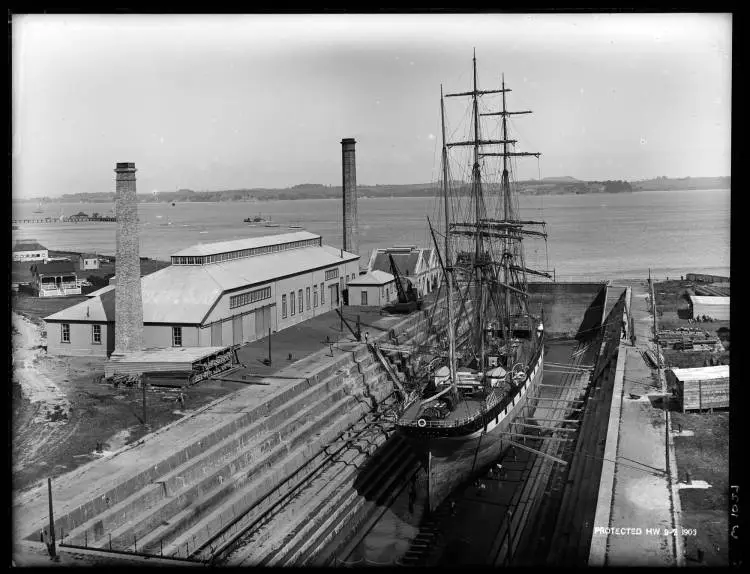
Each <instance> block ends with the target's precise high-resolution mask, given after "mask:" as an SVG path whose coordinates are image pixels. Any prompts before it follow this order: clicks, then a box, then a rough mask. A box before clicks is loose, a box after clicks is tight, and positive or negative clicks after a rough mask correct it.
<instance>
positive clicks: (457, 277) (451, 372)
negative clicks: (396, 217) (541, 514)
mask: <svg viewBox="0 0 750 574" xmlns="http://www.w3.org/2000/svg"><path fill="white" fill-rule="evenodd" d="M473 72H474V75H473V86H472V87H471V89H470V90H468V91H462V92H460V93H454V94H445V95H443V93H442V87H441V93H440V109H441V122H442V126H443V128H442V174H441V176H442V177H441V180H442V181H441V186H440V187H441V189H440V195H441V196H442V197H441V198H440V199H441V203H442V204H443V205H442V209H441V212H442V213H441V217H444V220H443V221H442V222H440V227H441V229H440V231H439V233H436V232H435V230H434V229H433V227H432V223H431V222H429V228H430V232H431V234H432V238H433V242H434V247H435V249H436V250H437V252H438V253H439V254H440V255H439V257H440V259H441V262H442V263H441V266H443V268H444V269H445V270H446V271H445V273H444V274H443V277H442V285H441V288H440V290H439V291H438V294H439V295H438V296H439V298H438V299H437V300H436V303H435V304H436V305H437V312H436V313H435V316H436V317H438V318H437V319H434V320H433V321H434V322H433V323H432V324H431V325H430V326H429V332H431V333H434V335H433V336H432V337H431V338H430V339H428V341H427V342H428V343H430V344H420V345H419V346H418V347H416V348H415V349H412V350H411V351H410V354H409V355H408V356H409V359H408V360H409V362H410V363H411V364H410V366H409V368H407V369H406V370H407V372H408V373H409V374H408V375H407V377H406V379H405V381H404V385H403V390H404V393H405V394H406V398H405V399H404V401H403V403H402V405H401V408H400V411H399V416H398V420H397V427H398V429H399V432H400V433H401V434H402V436H404V437H405V438H406V439H407V440H408V442H409V444H410V445H411V446H412V448H413V449H414V450H415V451H416V453H417V455H418V456H419V458H420V459H421V462H422V464H423V467H424V469H425V471H426V476H427V499H428V501H429V504H428V507H429V510H434V509H435V508H437V507H438V506H439V505H440V503H441V502H442V501H443V500H444V499H445V498H446V497H447V496H448V495H449V494H450V493H451V492H452V491H453V490H455V489H456V488H457V487H458V486H460V485H461V484H462V483H465V482H466V481H467V480H470V479H472V478H476V477H477V476H478V475H479V474H480V473H483V472H485V471H486V470H487V468H488V467H489V466H490V465H491V464H493V463H494V462H495V461H496V460H497V459H498V458H499V457H500V455H501V454H502V453H503V452H504V451H505V449H507V448H509V447H510V446H513V444H514V442H513V439H515V438H516V436H518V433H522V432H523V431H522V430H520V429H523V427H518V426H515V425H514V422H513V421H514V419H516V418H517V417H520V416H522V413H523V409H524V408H525V404H526V398H527V396H528V395H529V393H532V392H535V390H536V386H537V385H539V384H540V383H541V382H542V368H543V359H544V326H543V324H542V321H541V320H540V317H538V316H535V315H532V313H531V310H530V309H529V303H528V288H527V279H526V277H527V274H534V275H541V276H544V277H548V278H551V276H550V275H549V274H547V273H545V272H542V271H534V270H532V269H528V268H527V267H526V266H525V259H524V251H523V245H522V239H523V240H527V239H528V238H530V237H531V238H533V237H542V238H544V239H545V240H546V237H547V235H546V231H545V229H546V227H545V222H543V221H528V220H521V219H520V217H519V215H518V211H517V210H518V207H517V199H516V194H517V190H516V185H515V183H514V182H511V180H510V174H511V173H512V172H515V170H514V169H512V166H511V163H510V162H511V160H513V159H514V158H516V157H520V156H536V157H539V155H540V154H539V153H529V152H521V151H517V150H516V148H515V147H514V146H515V144H516V140H514V139H512V138H511V136H510V135H509V133H508V131H509V125H508V118H509V117H510V116H513V115H516V114H527V113H531V112H530V111H518V112H515V111H508V110H507V109H506V96H505V94H506V92H509V91H510V90H509V89H507V88H506V87H505V80H504V77H503V80H502V87H501V88H499V89H489V90H488V89H482V90H479V89H478V88H477V64H476V55H475V56H474V58H473ZM491 94H497V95H500V94H501V95H502V103H501V105H500V110H499V111H496V112H491V113H482V114H480V113H479V109H480V108H479V105H478V102H479V100H480V98H481V99H484V97H485V96H489V95H491ZM449 97H469V98H470V112H469V114H470V116H469V117H471V121H470V125H469V126H468V129H467V131H468V132H469V133H468V134H467V135H466V136H465V137H462V138H459V139H458V141H452V142H448V141H446V136H445V105H444V98H449ZM488 99H489V98H488ZM489 106H490V104H488V103H487V101H486V100H485V101H484V102H483V107H489ZM481 116H496V117H498V118H499V123H500V125H499V126H498V127H499V130H498V129H493V128H494V126H493V128H490V127H489V126H488V127H485V126H483V125H482V120H481ZM484 121H485V122H486V121H488V120H484ZM495 121H497V120H495ZM498 132H499V134H500V137H499V138H497V139H495V138H493V137H492V136H490V134H491V133H492V134H495V133H498ZM462 150H463V151H462ZM449 152H452V153H449ZM462 153H463V156H461V158H459V157H452V154H457V155H461V154H462ZM467 156H468V157H467ZM467 160H468V162H469V165H471V166H472V168H471V169H472V172H471V181H470V183H469V184H468V185H466V184H464V183H463V182H456V181H455V180H454V179H452V178H451V172H452V173H459V171H458V170H459V169H461V166H462V165H466V162H467ZM452 162H453V163H454V164H456V169H455V171H454V170H453V169H452V167H451V163H452ZM498 163H499V165H498ZM494 173H497V174H498V175H499V176H500V177H499V181H498V182H492V181H490V176H491V174H494ZM535 226H542V227H541V229H542V230H538V229H533V228H534V227H535ZM437 237H441V238H442V239H441V241H440V243H442V245H440V244H439V243H438V240H437ZM443 240H444V241H443ZM516 424H517V423H516ZM511 425H514V426H511Z"/></svg>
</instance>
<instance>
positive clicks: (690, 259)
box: [13, 190, 730, 279]
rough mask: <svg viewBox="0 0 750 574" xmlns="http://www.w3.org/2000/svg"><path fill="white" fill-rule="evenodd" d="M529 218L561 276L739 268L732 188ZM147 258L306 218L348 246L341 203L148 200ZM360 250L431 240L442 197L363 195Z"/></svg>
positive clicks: (533, 249) (626, 197) (577, 206)
mask: <svg viewBox="0 0 750 574" xmlns="http://www.w3.org/2000/svg"><path fill="white" fill-rule="evenodd" d="M520 206H521V217H528V218H533V219H539V218H543V219H544V220H546V221H547V224H548V225H547V231H548V233H549V243H548V248H547V250H545V244H544V242H543V241H536V240H527V242H526V256H527V263H528V265H529V266H530V267H534V268H541V269H545V268H546V269H553V268H554V269H555V270H556V274H557V277H558V278H559V279H588V278H603V277H606V278H613V279H616V278H624V277H644V276H645V275H647V274H648V269H649V268H650V269H651V270H652V273H653V274H655V275H656V276H657V277H663V276H670V275H671V276H677V275H680V274H684V273H687V272H704V273H712V274H716V275H728V274H729V223H730V191H729V190H689V191H641V192H636V193H632V194H631V193H628V194H624V193H623V194H587V195H554V196H536V197H531V196H522V197H520ZM113 207H114V205H113V204H104V203H96V204H54V203H53V204H46V205H45V206H44V211H45V213H44V214H33V213H32V212H33V211H34V210H35V209H37V205H36V204H34V203H25V204H21V203H15V204H14V205H13V217H14V218H23V217H33V216H41V217H47V216H49V217H56V216H59V214H60V212H61V209H62V210H64V213H65V214H66V215H72V214H75V213H78V212H79V211H84V212H85V213H88V214H91V213H92V212H94V211H96V212H99V213H102V214H106V213H107V212H109V211H110V210H111V209H112V208H113ZM138 210H139V217H140V220H141V242H140V245H141V247H140V249H141V255H143V256H146V257H152V258H158V259H168V258H169V255H170V254H171V253H174V252H176V251H179V250H180V249H184V248H185V247H188V246H190V245H194V244H197V243H209V242H213V241H226V240H230V239H240V238H243V237H256V236H259V235H267V234H276V233H287V232H291V231H296V230H294V229H289V228H288V226H289V225H290V224H295V223H298V222H299V224H301V225H302V226H303V227H304V228H305V229H306V230H307V231H311V232H313V233H319V234H321V235H322V236H323V239H324V241H325V242H326V243H327V244H329V245H333V246H336V247H340V246H341V201H340V200H336V199H320V200H296V201H267V202H257V203H251V202H223V203H177V204H176V205H175V206H172V205H171V204H170V203H158V204H146V203H142V204H139V205H138ZM358 210H359V233H360V254H361V256H362V260H363V263H366V261H367V258H368V257H369V254H370V251H371V250H372V249H373V248H374V247H385V246H390V245H396V244H416V245H424V246H430V245H431V244H432V240H431V237H430V234H429V231H428V229H427V219H426V216H429V217H430V218H431V220H432V221H433V222H436V220H438V219H439V213H438V211H437V210H436V201H435V199H433V198H426V197H418V198H417V197H415V198H390V199H389V198H382V199H375V198H367V199H360V200H359V203H358ZM255 215H262V216H263V217H266V218H268V217H270V218H271V219H272V220H273V221H274V222H275V223H279V224H280V226H279V227H275V228H267V227H263V226H262V225H260V226H255V227H252V226H250V225H248V224H246V223H243V222H242V220H243V219H244V218H245V217H252V216H255ZM115 229H116V224H112V223H82V224H71V223H56V224H45V225H23V224H22V225H21V226H20V229H18V230H15V231H13V238H14V239H17V238H23V239H26V238H35V239H37V240H38V241H39V242H41V243H42V244H43V245H45V246H46V247H48V248H50V249H59V250H70V251H97V252H99V253H102V254H114V253H115V235H116V234H115Z"/></svg>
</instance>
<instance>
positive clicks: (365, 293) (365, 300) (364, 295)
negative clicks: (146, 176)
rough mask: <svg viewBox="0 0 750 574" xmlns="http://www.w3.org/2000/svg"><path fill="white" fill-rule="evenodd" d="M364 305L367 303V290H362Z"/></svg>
mask: <svg viewBox="0 0 750 574" xmlns="http://www.w3.org/2000/svg"><path fill="white" fill-rule="evenodd" d="M362 305H367V291H364V290H363V291H362Z"/></svg>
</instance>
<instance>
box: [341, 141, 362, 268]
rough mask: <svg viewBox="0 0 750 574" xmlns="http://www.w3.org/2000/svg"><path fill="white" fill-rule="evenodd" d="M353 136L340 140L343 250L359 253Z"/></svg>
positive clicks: (354, 142)
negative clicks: (342, 183)
mask: <svg viewBox="0 0 750 574" xmlns="http://www.w3.org/2000/svg"><path fill="white" fill-rule="evenodd" d="M356 143H357V142H356V141H354V138H345V139H343V140H341V165H342V169H343V173H344V185H343V195H344V251H348V252H349V253H354V254H355V255H359V238H358V234H359V233H358V230H357V162H356V159H355V157H354V144H356Z"/></svg>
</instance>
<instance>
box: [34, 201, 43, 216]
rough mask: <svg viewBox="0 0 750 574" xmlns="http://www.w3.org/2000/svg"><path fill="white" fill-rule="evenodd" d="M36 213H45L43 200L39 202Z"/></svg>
mask: <svg viewBox="0 0 750 574" xmlns="http://www.w3.org/2000/svg"><path fill="white" fill-rule="evenodd" d="M34 213H44V208H43V207H42V201H41V200H39V204H38V205H37V208H36V209H35V210H34Z"/></svg>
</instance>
